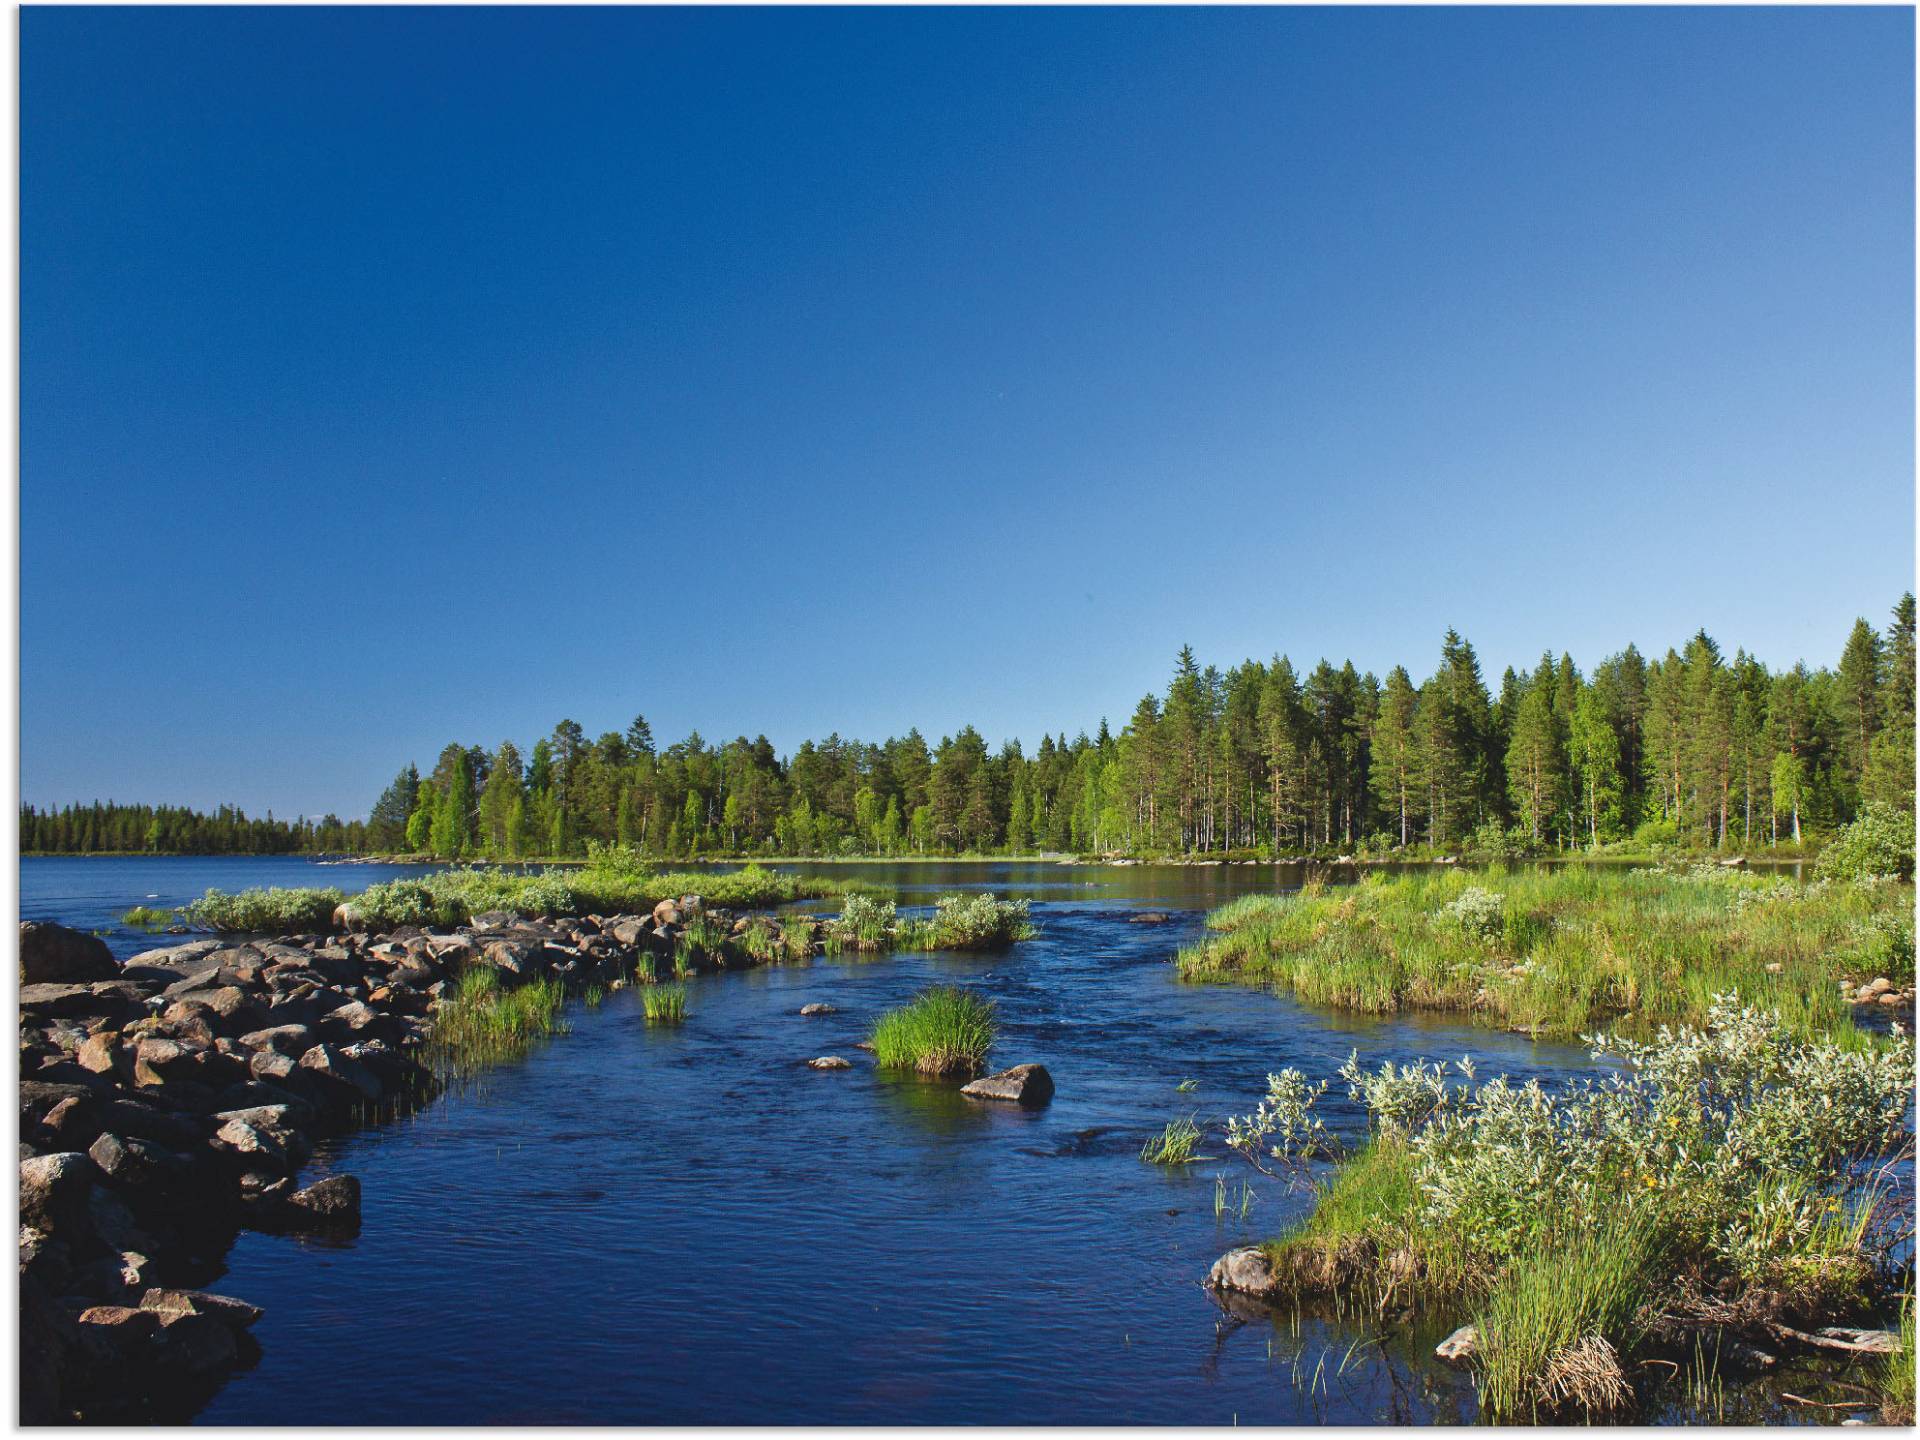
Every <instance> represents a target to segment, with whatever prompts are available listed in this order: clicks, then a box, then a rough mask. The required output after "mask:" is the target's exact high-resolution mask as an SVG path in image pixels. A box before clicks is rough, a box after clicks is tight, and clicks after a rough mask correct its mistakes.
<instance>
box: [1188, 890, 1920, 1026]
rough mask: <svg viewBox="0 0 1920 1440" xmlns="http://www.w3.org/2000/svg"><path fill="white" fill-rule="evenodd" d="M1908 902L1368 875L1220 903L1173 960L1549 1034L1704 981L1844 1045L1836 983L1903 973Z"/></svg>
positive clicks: (1194, 975) (1655, 1015)
mask: <svg viewBox="0 0 1920 1440" xmlns="http://www.w3.org/2000/svg"><path fill="white" fill-rule="evenodd" d="M1469 891H1476V892H1479V894H1480V895H1485V896H1487V897H1489V898H1488V899H1487V900H1481V899H1479V898H1478V897H1477V896H1475V897H1468V892H1469ZM1463 897H1468V898H1467V902H1466V903H1462V902H1463ZM1913 899H1914V892H1913V887H1912V886H1911V885H1906V884H1900V883H1893V882H1883V883H1878V884H1859V883H1846V882H1832V883H1824V884H1812V885H1799V884H1795V883H1793V882H1788V881H1781V880H1777V879H1769V878H1766V877H1762V876H1757V875H1749V874H1746V873H1743V872H1735V871H1724V870H1720V869H1718V868H1717V867H1712V866H1707V867H1698V868H1696V869H1695V870H1693V871H1690V872H1684V873H1674V872H1662V871H1651V870H1641V871H1631V872H1624V873H1623V872H1618V871H1607V870H1600V869H1595V868H1592V867H1586V866H1580V867H1574V866H1560V867H1552V868H1540V869H1528V870H1518V871H1513V872H1505V871H1500V870H1493V871H1488V872H1484V873H1481V874H1478V875H1475V876H1472V877H1471V878H1470V877H1469V876H1468V875H1467V874H1465V873H1462V872H1459V871H1445V872H1439V873H1413V874H1405V875H1395V876H1386V875H1370V876H1368V877H1366V878H1365V879H1364V880H1362V881H1360V882H1359V883H1357V884H1354V885H1349V886H1339V887H1328V888H1323V889H1321V890H1320V891H1318V892H1317V893H1310V892H1308V891H1305V890H1303V891H1301V892H1300V893H1298V894H1295V895H1288V896H1270V895H1268V896H1249V897H1243V898H1242V899H1240V900H1237V901H1235V902H1233V903H1232V904H1230V905H1226V906H1223V907H1221V908H1220V909H1219V910H1216V911H1214V912H1213V913H1212V914H1211V915H1209V916H1208V919H1207V925H1208V928H1209V929H1210V930H1211V931H1212V932H1213V933H1212V934H1210V935H1209V936H1208V937H1207V938H1206V939H1205V940H1203V941H1201V942H1199V943H1198V944H1195V945H1191V946H1188V947H1187V948H1185V949H1183V950H1182V951H1181V952H1180V953H1179V955H1178V956H1177V957H1176V965H1177V969H1178V973H1179V974H1180V976H1181V978H1183V979H1186V980H1189V981H1199V982H1229V983H1233V982H1237V983H1243V984H1253V985H1262V986H1271V987H1274V988H1276V989H1280V990H1285V991H1289V992H1291V993H1293V994H1294V995H1297V996H1298V997H1299V998H1301V999H1302V1000H1305V1001H1307V1002H1308V1003H1310V1004H1318V1005H1326V1006H1330V1007H1336V1008H1340V1009H1347V1010H1357V1011H1364V1012H1368V1013H1373V1014H1389V1013H1393V1012H1396V1011H1403V1010H1448V1011H1461V1012H1470V1013H1476V1014H1479V1015H1481V1016H1483V1017H1484V1018H1486V1019H1488V1020H1491V1021H1494V1022H1497V1023H1502V1024H1506V1025H1510V1026H1513V1027H1516V1028H1520V1029H1525V1030H1529V1031H1532V1032H1534V1033H1537V1034H1542V1035H1553V1036H1572V1035H1578V1034H1581V1033H1584V1032H1586V1031H1589V1030H1592V1029H1595V1028H1597V1027H1599V1026H1601V1025H1604V1024H1612V1023H1614V1022H1616V1021H1618V1020H1619V1019H1621V1017H1629V1020H1628V1023H1630V1024H1632V1025H1636V1026H1640V1027H1644V1028H1652V1027H1655V1026H1658V1025H1659V1024H1662V1023H1678V1022H1682V1021H1685V1022H1692V1023H1698V1022H1699V1021H1700V1020H1701V1019H1703V1018H1704V1017H1705V1015H1706V1012H1707V1010H1708V1008H1709V1006H1710V1005H1711V1002H1712V997H1713V996H1714V995H1715V994H1721V993H1725V992H1728V991H1731V990H1738V991H1740V993H1741V994H1743V995H1747V996H1750V997H1751V998H1752V999H1753V1000H1754V1001H1756V1002H1757V1003H1761V1004H1764V1005H1766V1006H1767V1007H1768V1008H1769V1009H1772V1010H1776V1011H1778V1012H1779V1013H1780V1015H1781V1016H1782V1018H1783V1019H1784V1020H1785V1022H1786V1023H1787V1024H1788V1026H1789V1027H1790V1028H1791V1029H1792V1030H1793V1031H1794V1032H1795V1033H1796V1034H1801V1035H1813V1034H1820V1033H1832V1034H1834V1035H1835V1036H1837V1037H1841V1038H1843V1040H1845V1039H1846V1037H1850V1036H1852V1035H1854V1033H1855V1032H1854V1030H1853V1021H1852V1007H1851V1006H1850V1005H1849V1004H1848V1003H1847V1001H1846V1000H1845V999H1844V997H1843V996H1842V995H1841V993H1840V990H1839V981H1840V980H1841V979H1842V978H1847V979H1850V980H1852V981H1853V982H1855V983H1856V984H1857V983H1860V982H1861V981H1863V980H1865V979H1870V978H1872V977H1873V976H1876V975H1885V976H1887V977H1888V978H1890V979H1892V980H1893V981H1894V982H1895V983H1896V984H1906V983H1911V980H1912V976H1913V940H1912V935H1913V926H1912V913H1911V912H1912V907H1913ZM1496 916H1497V920H1496V918H1495V917H1496ZM1463 917H1466V918H1464V919H1463ZM1770 967H1773V968H1770ZM1848 1043H1863V1042H1859V1041H1849V1042H1848Z"/></svg>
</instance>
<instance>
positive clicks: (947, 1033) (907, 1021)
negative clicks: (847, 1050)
mask: <svg viewBox="0 0 1920 1440" xmlns="http://www.w3.org/2000/svg"><path fill="white" fill-rule="evenodd" d="M996 1029H997V1023H996V1021H995V1019H994V1006H993V1002H992V1001H991V1000H983V999H981V998H980V997H979V996H978V995H975V994H974V993H973V992H972V991H970V990H963V989H960V988H959V987H957V986H947V985H936V986H933V987H932V988H930V989H927V990H923V991H921V992H920V993H919V994H918V995H916V996H915V997H914V998H913V1000H912V1002H911V1003H909V1004H907V1005H904V1006H901V1007H900V1008H899V1009H896V1010H889V1011H887V1012H886V1013H885V1014H883V1015H881V1016H880V1018H879V1019H877V1020H875V1021H874V1022H873V1029H872V1031H871V1032H870V1034H869V1035H868V1039H869V1041H870V1042H871V1043H872V1045H873V1054H874V1059H875V1060H877V1061H878V1062H879V1064H880V1065H881V1066H882V1067H884V1068H887V1069H894V1070H918V1071H919V1072H920V1073H921V1074H923V1075H976V1074H978V1073H979V1072H980V1071H981V1070H982V1069H983V1068H984V1067H985V1065H986V1058H987V1051H988V1050H989V1049H990V1048H992V1045H993V1037H994V1034H995V1031H996Z"/></svg>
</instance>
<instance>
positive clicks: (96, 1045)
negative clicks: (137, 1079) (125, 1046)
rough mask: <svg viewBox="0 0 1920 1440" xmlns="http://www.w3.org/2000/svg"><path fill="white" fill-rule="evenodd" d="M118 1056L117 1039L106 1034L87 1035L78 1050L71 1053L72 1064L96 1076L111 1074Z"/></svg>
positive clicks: (118, 1042)
mask: <svg viewBox="0 0 1920 1440" xmlns="http://www.w3.org/2000/svg"><path fill="white" fill-rule="evenodd" d="M119 1056H120V1041H119V1037H118V1036H116V1035H113V1034H111V1033H107V1032H102V1033H101V1034H98V1035H89V1036H88V1037H87V1038H86V1039H85V1040H84V1041H82V1042H81V1044H80V1048H79V1049H78V1050H76V1051H74V1052H73V1060H74V1063H75V1064H76V1065H78V1066H80V1067H81V1068H82V1069H83V1070H91V1071H92V1072H93V1073H94V1074H96V1075H111V1074H113V1073H114V1070H115V1068H116V1066H117V1064H118V1061H119Z"/></svg>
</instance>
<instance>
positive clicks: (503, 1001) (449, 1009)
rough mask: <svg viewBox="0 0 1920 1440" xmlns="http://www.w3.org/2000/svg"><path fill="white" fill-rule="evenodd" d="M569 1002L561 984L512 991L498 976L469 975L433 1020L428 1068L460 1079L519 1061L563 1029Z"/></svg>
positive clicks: (480, 971)
mask: <svg viewBox="0 0 1920 1440" xmlns="http://www.w3.org/2000/svg"><path fill="white" fill-rule="evenodd" d="M565 999H566V987H565V986H564V985H562V984H561V982H560V981H558V980H535V981H532V982H531V983H529V984H526V985H521V986H517V987H515V988H512V989H508V988H506V987H505V986H503V985H502V984H501V983H500V974H499V972H498V971H496V970H492V969H471V970H468V971H467V972H466V973H465V974H463V975H462V976H461V977H460V981H459V984H458V986H457V987H456V988H455V990H454V994H453V998H452V1000H451V1001H450V1003H448V1004H446V1005H444V1006H443V1007H441V1009H440V1010H439V1011H438V1012H437V1013H436V1015H435V1017H434V1024H433V1035H432V1039H431V1040H430V1041H429V1043H428V1055H429V1059H430V1062H431V1063H432V1064H433V1066H434V1068H435V1069H436V1070H438V1071H439V1072H441V1073H442V1074H443V1075H450V1076H459V1075H465V1074H470V1073H472V1072H474V1071H476V1070H479V1069H482V1068H484V1067H486V1066H489V1065H494V1064H498V1063H500V1062H502V1061H506V1060H515V1059H518V1058H519V1057H520V1056H522V1055H524V1054H526V1052H527V1051H528V1050H529V1049H531V1048H532V1047H533V1045H534V1043H535V1042H537V1041H539V1040H543V1039H545V1038H546V1037H548V1036H549V1035H552V1034H555V1033H556V1032H558V1031H560V1030H562V1029H564V1028H565V1026H564V1024H563V1022H562V1021H561V1019H560V1008H561V1005H562V1003H563V1002H564V1001H565Z"/></svg>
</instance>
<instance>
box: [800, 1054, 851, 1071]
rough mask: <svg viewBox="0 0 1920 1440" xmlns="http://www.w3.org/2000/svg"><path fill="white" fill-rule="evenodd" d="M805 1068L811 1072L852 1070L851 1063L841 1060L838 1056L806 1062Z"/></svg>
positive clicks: (824, 1056) (822, 1057) (823, 1056)
mask: <svg viewBox="0 0 1920 1440" xmlns="http://www.w3.org/2000/svg"><path fill="white" fill-rule="evenodd" d="M807 1066H808V1068H809V1069H813V1070H851V1069H852V1068H853V1062H852V1061H851V1060H845V1059H842V1058H841V1057H840V1056H838V1055H822V1056H820V1057H819V1058H817V1059H814V1060H809V1061H807Z"/></svg>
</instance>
